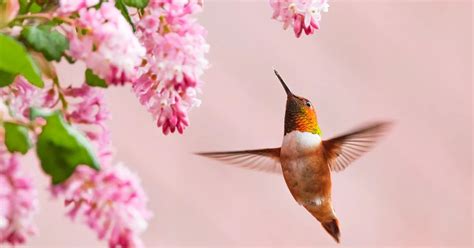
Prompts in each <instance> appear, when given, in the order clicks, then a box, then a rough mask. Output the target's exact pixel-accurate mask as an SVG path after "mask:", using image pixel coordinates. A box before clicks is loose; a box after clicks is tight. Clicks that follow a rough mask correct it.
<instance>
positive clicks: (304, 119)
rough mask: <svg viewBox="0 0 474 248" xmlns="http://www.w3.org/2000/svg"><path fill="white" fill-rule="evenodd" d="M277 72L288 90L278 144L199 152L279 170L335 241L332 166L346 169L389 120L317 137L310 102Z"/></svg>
mask: <svg viewBox="0 0 474 248" xmlns="http://www.w3.org/2000/svg"><path fill="white" fill-rule="evenodd" d="M275 74H276V75H277V77H278V79H279V80H280V82H281V84H282V85H283V87H284V89H285V91H286V93H287V104H286V114H285V131H284V134H285V135H284V138H283V143H282V146H281V147H277V148H267V149H257V150H242V151H228V152H207V153H197V154H198V155H202V156H206V157H210V158H213V159H217V160H221V161H224V162H227V163H230V164H233V165H236V166H239V167H244V168H250V169H255V170H260V171H265V172H273V173H282V174H283V177H284V179H285V182H286V184H287V186H288V189H289V190H290V192H291V194H292V195H293V197H294V199H295V200H296V201H297V202H298V203H299V204H300V205H302V206H303V207H304V208H305V209H306V210H308V212H309V213H311V215H313V216H314V217H315V218H316V219H317V220H318V221H319V222H320V223H321V225H322V226H323V228H324V229H325V230H326V231H327V232H328V233H329V234H330V235H331V236H332V237H333V238H334V240H335V241H336V242H338V243H339V241H340V227H339V220H338V219H337V217H336V214H335V212H334V209H333V206H332V198H331V187H332V185H331V171H342V170H344V169H345V168H347V167H348V166H349V164H350V163H352V162H353V161H354V160H356V159H357V158H359V157H360V156H361V155H362V154H364V153H365V152H367V151H369V150H370V149H371V148H372V147H373V146H374V145H375V143H376V141H377V140H378V139H379V138H380V137H382V135H383V134H384V133H386V132H387V131H388V128H389V126H390V123H388V122H377V123H373V124H370V125H366V126H364V127H361V128H358V129H355V130H354V131H352V132H348V133H346V134H343V135H341V136H338V137H335V138H332V139H328V140H321V136H320V134H321V131H320V129H319V125H318V123H317V118H316V113H315V110H314V107H313V105H312V104H311V102H309V101H308V100H307V99H305V98H302V97H298V96H295V95H293V94H292V93H291V91H290V90H289V89H288V87H287V86H286V84H285V83H284V81H283V79H282V78H281V77H280V75H279V74H278V73H277V72H276V71H275Z"/></svg>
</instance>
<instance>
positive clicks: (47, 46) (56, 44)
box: [21, 25, 69, 62]
mask: <svg viewBox="0 0 474 248" xmlns="http://www.w3.org/2000/svg"><path fill="white" fill-rule="evenodd" d="M21 37H22V38H23V39H24V40H25V41H26V43H27V44H28V45H29V46H31V47H32V48H33V49H35V50H36V51H38V52H41V53H42V54H43V55H44V57H45V58H46V59H47V60H49V61H51V60H55V61H58V62H59V61H60V60H61V57H62V55H63V54H64V51H65V50H66V49H68V48H69V42H68V40H67V39H66V37H64V35H63V34H61V33H59V32H58V31H55V30H51V26H50V25H39V26H27V27H25V28H24V29H23V30H22V31H21Z"/></svg>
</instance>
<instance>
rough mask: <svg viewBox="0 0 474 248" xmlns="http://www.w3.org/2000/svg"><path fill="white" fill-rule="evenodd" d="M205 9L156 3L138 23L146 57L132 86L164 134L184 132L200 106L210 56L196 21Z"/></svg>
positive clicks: (174, 0) (168, 0)
mask: <svg viewBox="0 0 474 248" xmlns="http://www.w3.org/2000/svg"><path fill="white" fill-rule="evenodd" d="M200 9H201V6H200V4H199V1H178V0H152V1H150V3H149V5H148V7H147V9H146V10H145V13H147V14H145V15H144V16H143V17H142V18H141V19H140V20H139V21H138V22H137V32H136V34H137V36H138V37H139V39H140V41H141V43H142V44H143V45H144V46H145V48H146V50H147V56H146V57H145V59H144V60H143V63H142V65H141V66H140V69H139V72H140V77H139V78H138V79H137V80H135V81H134V82H133V83H132V85H133V89H134V91H135V93H136V94H137V96H138V98H139V100H140V103H142V104H143V105H145V107H146V108H147V109H148V111H149V112H150V113H151V114H152V115H153V117H154V118H155V119H156V122H157V125H158V127H162V129H163V133H164V134H168V133H170V132H171V133H173V132H175V131H178V132H179V133H183V131H184V129H185V128H186V127H187V126H188V125H189V120H188V111H189V110H190V109H191V108H192V107H195V106H198V105H199V103H200V100H198V99H197V93H198V92H199V88H198V86H199V85H200V84H201V81H200V79H199V78H200V76H201V75H202V74H203V72H204V69H206V68H207V67H208V61H207V60H206V58H205V54H206V53H207V52H208V51H209V45H208V44H207V43H206V40H205V39H204V36H205V35H206V30H205V29H204V28H203V27H202V26H201V25H199V24H198V23H197V22H196V20H195V19H194V18H193V17H192V16H191V14H194V13H196V12H197V11H199V10H200Z"/></svg>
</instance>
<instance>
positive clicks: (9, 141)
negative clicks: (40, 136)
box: [3, 122, 32, 154]
mask: <svg viewBox="0 0 474 248" xmlns="http://www.w3.org/2000/svg"><path fill="white" fill-rule="evenodd" d="M3 127H4V128H5V145H6V146H7V149H8V151H9V152H12V153H13V152H19V153H21V154H26V153H27V152H28V150H29V149H30V148H31V146H32V144H31V140H30V136H28V128H26V127H24V126H21V125H18V124H15V123H12V122H5V123H3Z"/></svg>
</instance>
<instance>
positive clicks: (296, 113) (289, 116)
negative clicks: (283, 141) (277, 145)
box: [274, 70, 321, 135]
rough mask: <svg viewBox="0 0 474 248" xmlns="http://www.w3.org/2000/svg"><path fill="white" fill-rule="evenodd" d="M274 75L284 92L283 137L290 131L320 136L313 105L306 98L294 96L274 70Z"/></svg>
mask: <svg viewBox="0 0 474 248" xmlns="http://www.w3.org/2000/svg"><path fill="white" fill-rule="evenodd" d="M274 71H275V74H276V76H277V77H278V79H279V80H280V83H281V85H282V86H283V88H284V89H285V92H286V96H287V98H286V112H285V135H286V134H287V133H291V132H292V131H300V132H309V133H313V134H318V135H321V130H320V129H319V125H318V119H317V117H316V111H315V108H314V106H313V104H312V103H311V102H310V101H309V100H308V99H306V98H304V97H300V96H296V95H294V94H293V93H292V92H291V91H290V89H289V88H288V86H287V85H286V83H285V81H283V79H282V78H281V76H280V74H278V72H277V71H276V70H274Z"/></svg>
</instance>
